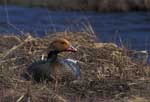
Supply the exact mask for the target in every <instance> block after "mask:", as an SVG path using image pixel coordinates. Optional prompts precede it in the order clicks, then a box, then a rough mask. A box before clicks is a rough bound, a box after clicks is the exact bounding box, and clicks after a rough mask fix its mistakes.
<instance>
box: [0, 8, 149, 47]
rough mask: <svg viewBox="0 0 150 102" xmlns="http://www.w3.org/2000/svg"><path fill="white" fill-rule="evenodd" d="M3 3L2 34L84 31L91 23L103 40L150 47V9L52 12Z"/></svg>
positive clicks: (0, 15)
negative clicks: (148, 10)
mask: <svg viewBox="0 0 150 102" xmlns="http://www.w3.org/2000/svg"><path fill="white" fill-rule="evenodd" d="M7 11H8V16H7V12H6V8H5V7H4V6H0V33H1V34H9V33H11V34H12V33H13V34H20V33H21V32H20V31H23V32H24V33H25V32H30V33H33V34H34V35H36V36H44V35H45V34H46V33H48V32H56V31H65V30H67V31H84V30H83V29H84V28H85V27H84V25H85V24H86V25H87V24H88V23H90V24H91V25H92V27H93V30H94V31H95V33H96V34H97V36H98V38H99V40H100V41H103V42H112V41H113V42H116V43H118V44H124V45H126V46H128V47H129V48H131V49H136V50H144V49H147V50H150V12H129V13H96V12H64V11H50V10H48V9H42V8H21V7H16V6H8V7H7Z"/></svg>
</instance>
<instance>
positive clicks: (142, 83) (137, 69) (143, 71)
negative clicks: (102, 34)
mask: <svg viewBox="0 0 150 102" xmlns="http://www.w3.org/2000/svg"><path fill="white" fill-rule="evenodd" d="M57 37H63V38H64V37H65V38H67V39H69V40H70V41H71V43H72V44H73V45H74V46H76V47H77V48H78V52H77V53H62V54H60V57H64V58H72V59H76V60H78V62H79V65H80V68H81V80H77V81H72V82H61V83H59V87H58V92H55V91H54V90H53V84H54V83H52V82H49V83H39V84H37V83H34V82H33V81H25V80H23V79H22V78H21V73H23V72H24V71H25V69H26V68H27V66H28V65H29V64H31V63H32V60H34V59H38V58H41V56H42V54H44V55H45V56H46V53H47V46H48V44H49V43H50V42H51V41H52V40H53V39H54V38H57ZM128 53H129V51H128V50H127V49H124V48H119V47H117V46H116V45H115V44H113V43H105V44H104V43H98V42H97V41H96V36H95V35H94V34H93V35H91V34H88V33H84V32H76V33H74V32H68V33H66V32H60V33H59V32H58V33H55V34H49V35H47V36H45V37H44V38H36V37H33V36H31V35H27V36H21V37H18V36H15V35H14V36H6V35H1V36H0V101H1V102H148V100H150V91H149V90H150V66H149V65H146V64H144V63H142V62H134V61H132V59H131V57H130V56H129V54H128Z"/></svg>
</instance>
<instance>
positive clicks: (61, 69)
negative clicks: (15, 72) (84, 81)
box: [27, 38, 80, 82]
mask: <svg viewBox="0 0 150 102" xmlns="http://www.w3.org/2000/svg"><path fill="white" fill-rule="evenodd" d="M48 49H49V52H48V56H47V58H46V59H41V60H38V61H35V62H33V63H32V64H31V65H29V67H28V68H27V73H28V75H29V76H31V77H32V79H33V80H34V81H36V82H43V81H51V80H55V81H58V80H66V79H68V78H69V79H71V80H78V79H80V68H79V65H78V63H77V61H76V60H73V59H60V58H59V57H58V54H59V53H62V52H77V49H76V48H75V47H73V46H72V45H71V44H70V42H69V41H68V40H67V39H64V38H57V39H55V40H53V41H52V42H51V43H50V45H49V47H48Z"/></svg>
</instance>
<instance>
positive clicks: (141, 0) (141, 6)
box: [0, 0, 150, 12]
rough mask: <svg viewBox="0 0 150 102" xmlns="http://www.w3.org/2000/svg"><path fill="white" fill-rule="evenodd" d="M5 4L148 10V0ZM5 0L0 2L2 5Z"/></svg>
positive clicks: (30, 0)
mask: <svg viewBox="0 0 150 102" xmlns="http://www.w3.org/2000/svg"><path fill="white" fill-rule="evenodd" d="M6 1H7V4H9V5H11V4H14V5H20V6H27V7H46V8H49V9H51V10H87V11H88V10H92V11H98V12H112V11H113V12H116V11H117V12H118V11H121V12H122V11H123V12H127V11H149V10H150V1H149V0H117V1H116V0H73V1H72V0H6ZM6 1H5V0H1V1H0V4H2V5H4V4H5V3H6Z"/></svg>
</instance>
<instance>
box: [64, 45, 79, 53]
mask: <svg viewBox="0 0 150 102" xmlns="http://www.w3.org/2000/svg"><path fill="white" fill-rule="evenodd" d="M66 51H70V52H77V49H76V48H75V47H73V46H72V45H70V47H69V48H67V49H66Z"/></svg>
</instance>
